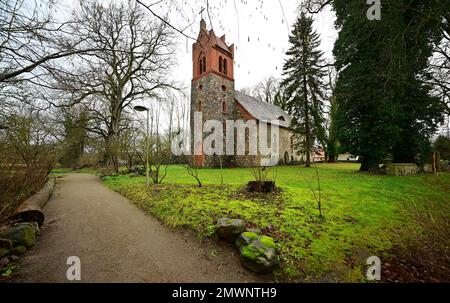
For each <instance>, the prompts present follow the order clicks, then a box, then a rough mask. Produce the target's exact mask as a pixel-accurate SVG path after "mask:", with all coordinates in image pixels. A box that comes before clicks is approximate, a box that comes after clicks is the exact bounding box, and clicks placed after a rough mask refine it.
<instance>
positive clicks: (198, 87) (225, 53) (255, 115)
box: [190, 19, 301, 167]
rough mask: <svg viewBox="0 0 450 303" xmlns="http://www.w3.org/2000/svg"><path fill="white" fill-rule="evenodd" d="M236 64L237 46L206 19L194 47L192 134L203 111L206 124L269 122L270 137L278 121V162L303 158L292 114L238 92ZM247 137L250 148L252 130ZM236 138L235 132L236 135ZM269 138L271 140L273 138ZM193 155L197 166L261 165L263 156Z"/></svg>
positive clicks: (201, 25) (191, 109) (204, 135)
mask: <svg viewBox="0 0 450 303" xmlns="http://www.w3.org/2000/svg"><path fill="white" fill-rule="evenodd" d="M233 63H234V45H228V44H227V43H226V41H225V35H223V36H222V37H220V38H219V37H217V36H216V35H215V33H214V31H213V30H212V29H211V30H207V29H206V22H205V21H204V20H203V19H202V20H201V22H200V33H199V34H198V38H197V41H196V42H195V43H194V44H193V46H192V67H193V79H192V84H191V85H192V86H191V107H190V121H191V122H190V127H191V134H194V113H195V112H201V113H202V117H203V123H204V122H205V121H207V120H218V121H223V123H224V125H225V121H227V120H234V121H236V120H243V121H248V120H255V122H256V125H257V127H258V128H259V124H260V122H266V123H268V128H269V130H268V136H269V139H270V127H271V123H276V124H277V125H278V127H279V138H278V157H279V159H278V160H279V161H278V163H280V164H288V163H290V162H292V161H299V160H300V159H301V155H299V153H298V152H297V151H296V150H295V148H294V144H293V140H294V139H293V135H292V132H291V130H290V129H289V125H290V122H291V117H290V116H289V115H288V114H287V113H286V112H285V111H283V110H282V109H281V108H279V107H278V106H275V105H272V104H269V103H267V102H264V101H260V100H257V99H255V98H253V97H250V96H248V95H246V94H243V93H241V92H239V91H236V90H235V82H234V64H233ZM274 121H276V122H274ZM224 129H225V127H224ZM235 131H236V130H235ZM206 136H207V134H203V137H206ZM225 136H226V134H225ZM245 136H246V137H245V140H246V148H247V149H248V133H246V134H245ZM191 137H192V139H191V151H194V150H195V147H194V146H193V145H194V140H193V137H194V136H193V135H192V136H191ZM236 137H237V136H236V134H235V135H234V138H236ZM260 139H261V138H259V136H258V140H260ZM235 140H236V139H235ZM268 141H269V142H270V140H268ZM269 146H270V143H269ZM224 148H225V143H224ZM199 150H201V148H200V149H199ZM192 157H193V159H192V162H193V165H194V166H197V167H218V166H220V165H223V166H224V167H252V166H259V165H260V163H261V157H260V156H259V155H256V156H255V155H248V153H246V155H241V156H238V155H233V156H222V158H219V156H215V155H213V156H208V155H204V154H202V155H193V156H192Z"/></svg>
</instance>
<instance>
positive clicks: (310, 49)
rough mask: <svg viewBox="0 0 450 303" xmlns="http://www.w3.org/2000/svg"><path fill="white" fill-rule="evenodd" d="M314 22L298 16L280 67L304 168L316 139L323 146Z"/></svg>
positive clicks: (320, 76)
mask: <svg viewBox="0 0 450 303" xmlns="http://www.w3.org/2000/svg"><path fill="white" fill-rule="evenodd" d="M312 24H313V19H312V18H311V17H308V16H306V15H305V14H304V13H301V14H300V16H299V17H298V18H297V21H296V23H295V25H294V29H293V30H292V33H291V35H290V36H289V43H290V44H291V47H290V48H289V50H288V51H287V52H286V55H287V56H288V58H287V59H286V61H285V63H284V66H283V81H282V82H281V86H282V88H283V89H284V94H285V95H284V97H285V98H286V99H285V104H286V109H287V110H288V112H289V113H290V114H291V116H292V117H293V120H292V124H291V127H292V128H293V130H294V133H295V134H296V136H297V137H298V139H299V140H298V142H299V143H298V144H297V146H296V147H297V148H298V149H299V150H300V151H302V152H304V153H305V154H306V167H309V166H310V165H311V151H312V150H313V148H314V144H315V142H316V141H317V140H318V141H320V142H322V143H323V141H324V139H325V130H324V127H323V123H324V118H323V100H324V99H325V98H324V91H325V86H326V85H325V84H324V82H323V78H324V77H325V75H326V71H325V69H324V61H323V58H322V57H323V52H322V51H320V50H319V49H318V48H319V46H320V39H319V35H318V34H317V33H316V32H315V31H314V30H313V28H312Z"/></svg>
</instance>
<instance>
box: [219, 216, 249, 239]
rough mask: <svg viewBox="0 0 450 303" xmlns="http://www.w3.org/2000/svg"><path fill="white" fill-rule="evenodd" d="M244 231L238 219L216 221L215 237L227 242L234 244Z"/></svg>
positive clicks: (243, 224)
mask: <svg viewBox="0 0 450 303" xmlns="http://www.w3.org/2000/svg"><path fill="white" fill-rule="evenodd" d="M244 231H245V223H244V221H242V220H240V219H228V218H220V219H219V220H217V235H218V236H219V237H220V238H222V239H224V240H227V241H230V242H234V241H235V240H236V238H237V237H238V236H239V235H240V234H241V233H242V232H244Z"/></svg>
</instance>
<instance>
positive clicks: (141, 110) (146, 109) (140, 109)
mask: <svg viewBox="0 0 450 303" xmlns="http://www.w3.org/2000/svg"><path fill="white" fill-rule="evenodd" d="M134 110H137V111H138V112H146V111H148V108H147V107H145V106H140V105H138V106H135V107H134Z"/></svg>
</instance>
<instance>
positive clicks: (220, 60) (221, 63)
mask: <svg viewBox="0 0 450 303" xmlns="http://www.w3.org/2000/svg"><path fill="white" fill-rule="evenodd" d="M222 71H223V59H222V56H220V57H219V72H220V73H221V72H222Z"/></svg>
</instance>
